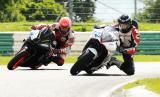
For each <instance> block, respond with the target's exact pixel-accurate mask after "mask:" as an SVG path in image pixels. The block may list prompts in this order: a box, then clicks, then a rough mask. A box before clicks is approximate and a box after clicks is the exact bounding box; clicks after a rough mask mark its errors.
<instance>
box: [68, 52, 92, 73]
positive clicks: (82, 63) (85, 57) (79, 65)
mask: <svg viewBox="0 0 160 97" xmlns="http://www.w3.org/2000/svg"><path fill="white" fill-rule="evenodd" d="M93 57H94V54H93V53H92V52H90V51H87V52H84V53H83V54H82V55H81V56H80V57H79V58H78V60H77V62H76V63H75V64H74V65H73V66H72V68H71V70H70V73H71V74H72V75H77V74H78V73H80V72H81V70H85V68H86V67H87V66H86V65H87V64H89V63H90V62H91V61H92V59H93Z"/></svg>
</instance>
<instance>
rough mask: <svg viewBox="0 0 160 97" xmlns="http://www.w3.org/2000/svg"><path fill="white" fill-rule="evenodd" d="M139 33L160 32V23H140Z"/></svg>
mask: <svg viewBox="0 0 160 97" xmlns="http://www.w3.org/2000/svg"><path fill="white" fill-rule="evenodd" d="M139 29H140V31H160V23H157V24H156V23H140V25H139Z"/></svg>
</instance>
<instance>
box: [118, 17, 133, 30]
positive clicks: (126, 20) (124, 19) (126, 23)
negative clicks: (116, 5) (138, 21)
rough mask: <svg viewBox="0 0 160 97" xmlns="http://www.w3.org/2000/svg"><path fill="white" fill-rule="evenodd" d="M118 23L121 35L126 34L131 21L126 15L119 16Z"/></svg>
mask: <svg viewBox="0 0 160 97" xmlns="http://www.w3.org/2000/svg"><path fill="white" fill-rule="evenodd" d="M118 23H119V27H120V30H121V32H122V33H127V32H129V31H130V29H131V25H132V24H131V19H130V17H129V16H128V15H121V16H120V17H119V18H118ZM123 26H125V27H123Z"/></svg>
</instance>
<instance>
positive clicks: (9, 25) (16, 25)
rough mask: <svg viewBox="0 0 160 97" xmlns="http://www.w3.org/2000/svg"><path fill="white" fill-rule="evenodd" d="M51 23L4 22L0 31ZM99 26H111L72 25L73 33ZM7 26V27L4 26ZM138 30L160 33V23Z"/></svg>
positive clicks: (19, 29)
mask: <svg viewBox="0 0 160 97" xmlns="http://www.w3.org/2000/svg"><path fill="white" fill-rule="evenodd" d="M52 23H53V22H51V21H50V22H48V21H39V22H38V21H37V22H28V21H26V22H6V23H0V31H2V32H5V31H7V32H8V31H30V28H31V26H32V25H36V24H52ZM100 24H106V25H107V24H111V23H101V22H98V23H93V22H92V23H89V22H87V23H74V24H73V27H72V28H73V30H74V31H82V32H85V31H92V30H93V26H94V25H100ZM6 25H7V26H6ZM139 30H140V31H148V30H149V31H160V23H157V24H156V23H154V24H153V23H139Z"/></svg>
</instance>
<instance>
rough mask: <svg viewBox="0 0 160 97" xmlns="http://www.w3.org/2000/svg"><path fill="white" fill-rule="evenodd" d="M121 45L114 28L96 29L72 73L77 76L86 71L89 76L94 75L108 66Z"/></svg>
mask: <svg viewBox="0 0 160 97" xmlns="http://www.w3.org/2000/svg"><path fill="white" fill-rule="evenodd" d="M119 45H120V42H119V34H118V31H117V30H116V29H115V28H114V27H112V26H106V27H98V28H95V29H94V30H93V33H92V34H91V37H90V39H89V41H88V42H87V44H86V45H85V47H84V49H83V51H82V54H81V55H80V56H79V57H78V60H77V61H76V63H75V64H74V65H73V66H72V68H71V70H70V73H71V74H72V75H77V74H78V73H80V72H81V71H83V70H84V71H86V72H87V73H88V74H92V73H93V72H94V71H97V70H98V69H100V68H101V67H103V66H107V63H108V62H109V61H110V59H111V57H112V56H113V55H114V54H115V53H116V51H117V48H118V46H119Z"/></svg>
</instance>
